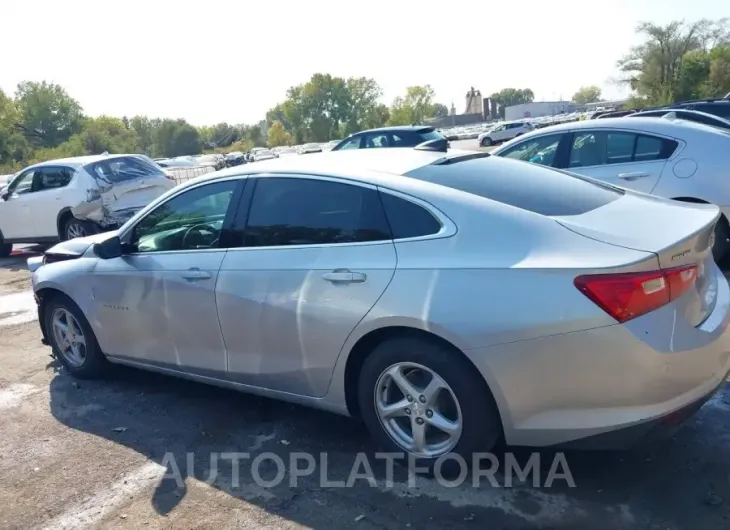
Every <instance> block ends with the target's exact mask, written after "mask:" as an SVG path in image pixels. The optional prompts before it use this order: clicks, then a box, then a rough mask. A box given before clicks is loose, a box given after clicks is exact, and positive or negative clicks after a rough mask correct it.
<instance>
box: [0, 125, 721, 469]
mask: <svg viewBox="0 0 730 530" xmlns="http://www.w3.org/2000/svg"><path fill="white" fill-rule="evenodd" d="M675 121H676V123H675ZM408 132H411V133H416V134H419V132H418V131H417V130H415V129H413V128H411V129H410V130H408ZM391 133H392V134H394V135H396V133H395V132H393V131H390V132H386V133H385V134H384V135H383V131H381V132H379V133H378V134H381V138H383V142H384V143H382V144H380V145H378V146H377V147H380V148H378V149H369V148H368V147H373V146H370V145H368V144H369V141H368V135H369V134H370V132H367V131H365V132H363V136H361V137H359V138H358V139H357V141H356V142H355V143H356V144H357V147H356V148H353V149H336V150H333V151H332V152H328V153H320V154H317V155H316V156H281V157H278V158H275V157H272V158H270V159H269V160H264V161H259V162H256V163H255V164H246V165H241V166H237V167H233V168H229V169H227V170H224V171H219V172H216V173H214V174H212V175H211V176H209V177H207V178H205V177H204V178H202V179H197V180H195V181H193V182H190V183H188V184H184V185H181V186H178V187H177V188H175V189H174V190H171V191H168V192H167V193H165V194H164V195H162V196H161V197H158V198H157V199H156V200H154V201H152V203H151V204H149V205H148V206H146V207H145V208H143V209H142V210H141V211H139V212H138V213H136V214H135V215H134V217H132V218H131V219H129V220H128V221H127V222H126V223H124V224H123V225H122V226H121V228H119V229H118V230H116V231H113V232H110V233H105V234H96V235H93V236H90V237H85V238H81V239H77V240H74V241H68V242H64V243H61V244H60V245H58V246H56V247H54V248H51V249H50V250H49V251H47V252H46V254H45V256H43V257H38V258H31V259H30V260H28V266H29V268H30V269H31V270H32V271H33V278H32V284H33V290H34V293H35V296H36V300H37V302H38V311H39V316H40V318H39V322H40V327H41V331H42V333H43V337H44V340H45V341H46V342H47V343H48V344H50V346H51V348H52V350H53V353H54V355H55V356H56V357H57V358H58V359H59V360H60V362H61V363H62V364H63V365H64V367H65V369H66V370H67V371H68V373H70V374H71V375H73V376H76V377H97V376H99V375H101V374H103V373H104V372H105V371H106V370H107V369H108V367H109V365H110V364H126V365H130V366H134V367H137V368H143V369H148V370H152V371H159V372H163V373H165V374H168V375H176V376H181V377H187V378H191V379H194V380H198V381H201V382H206V383H213V384H216V385H221V386H226V387H230V388H233V389H237V390H242V391H247V392H253V393H256V394H261V395H265V396H270V397H273V398H278V399H284V400H290V401H293V402H297V403H300V404H304V405H309V406H313V407H318V408H322V409H325V410H328V411H331V412H335V413H340V414H345V415H351V416H355V417H359V418H362V420H363V421H364V422H365V424H366V425H367V427H368V428H369V430H370V432H371V433H372V435H373V437H374V438H375V440H376V441H377V442H378V444H379V445H381V446H382V447H383V448H384V450H386V451H388V452H390V453H394V452H395V453H403V452H406V453H409V454H410V455H413V456H415V457H417V458H418V459H419V464H420V465H421V466H422V467H427V468H428V467H430V468H433V467H434V466H436V465H437V464H436V462H438V461H439V460H438V459H439V458H440V457H443V456H444V455H447V454H450V453H454V454H458V455H460V456H462V457H463V458H464V459H465V461H467V462H471V461H472V458H471V456H472V454H473V453H482V452H485V451H489V450H491V448H492V447H494V446H495V444H496V443H497V442H498V440H500V439H504V440H505V441H506V442H507V443H508V444H512V445H529V446H563V447H564V446H567V447H592V448H617V447H626V446H630V445H632V444H633V443H635V442H636V441H638V440H640V439H643V438H644V437H646V436H652V437H654V436H657V435H658V434H659V433H660V432H662V431H665V432H673V429H674V428H676V426H677V424H678V422H679V421H681V420H683V419H685V418H687V417H688V416H689V415H690V414H691V413H692V412H694V411H695V410H697V409H698V408H699V406H700V405H701V404H702V403H704V402H705V401H707V400H708V399H710V397H712V395H713V394H714V393H715V391H716V390H717V389H718V388H719V387H720V386H721V385H722V384H723V382H724V381H725V379H726V377H727V375H728V373H729V372H730V357H729V356H728V351H730V346H729V345H730V288H729V287H728V283H727V281H726V280H725V279H724V277H723V275H722V273H721V271H720V270H719V268H718V267H717V265H716V264H715V262H714V260H713V255H712V250H713V233H714V232H715V231H716V225H717V224H718V221H719V220H720V219H721V210H720V209H719V208H718V207H717V206H714V205H712V204H698V203H696V202H691V201H685V202H678V201H674V200H669V199H665V198H662V197H658V196H650V195H646V194H644V193H638V192H636V191H633V190H631V189H630V188H631V186H628V188H629V189H626V187H618V186H615V185H613V183H611V184H609V183H607V182H601V179H604V180H606V181H609V182H610V181H611V180H612V179H613V178H616V179H618V182H621V183H630V184H636V186H637V189H640V190H642V191H648V190H651V191H655V188H657V186H662V188H661V189H666V190H679V189H685V190H689V189H692V188H691V186H692V185H693V184H692V183H693V182H694V185H695V186H696V189H704V190H705V191H707V193H708V195H707V197H708V199H709V198H710V196H711V197H712V198H714V199H717V200H721V201H724V200H725V199H723V198H722V197H721V196H720V195H713V194H716V193H720V191H719V189H718V188H720V187H725V180H726V173H727V168H728V165H729V164H728V162H727V161H726V160H723V159H722V158H721V156H719V155H716V154H713V153H723V152H727V151H726V150H725V149H723V148H726V147H727V144H726V143H725V142H724V141H723V140H727V135H726V134H725V133H722V132H718V131H717V130H714V129H711V128H709V127H706V126H703V125H698V124H688V123H686V122H681V121H679V120H674V121H670V120H663V119H656V118H643V119H633V120H629V119H624V118H622V119H617V120H596V121H590V122H588V121H584V122H579V123H575V124H565V125H559V126H555V127H552V128H550V129H545V130H536V131H533V132H529V133H526V134H524V135H523V136H521V137H519V138H516V139H514V140H512V141H511V142H508V143H507V144H505V145H504V146H503V147H502V148H500V149H498V150H497V151H496V153H497V154H498V155H499V156H492V155H490V154H489V153H485V152H469V151H457V150H451V149H448V140H447V139H446V138H444V137H442V136H441V135H439V137H438V138H434V139H431V140H426V141H425V142H422V143H420V144H418V145H417V146H416V147H410V148H394V147H396V146H395V145H391V141H392V138H391V137H390V136H389V134H391ZM353 136H358V135H353ZM351 140H352V138H351ZM258 152H261V151H258ZM530 162H532V163H530ZM96 163H104V160H101V161H96V160H94V161H90V162H88V163H86V164H85V165H83V166H82V167H84V168H86V167H87V166H88V165H89V164H91V165H92V166H93V164H96ZM720 170H723V171H724V173H721V171H720ZM84 171H85V172H88V173H90V174H92V175H93V174H95V172H94V171H93V170H92V171H89V170H88V169H84ZM581 172H584V173H586V174H588V175H591V177H592V178H588V177H586V176H581V175H580V174H579V173H581ZM608 175H611V177H610V178H609V176H608ZM162 180H164V177H163V178H162ZM679 186H684V187H683V188H680V187H679ZM673 193H674V191H671V192H670V191H667V192H666V193H665V194H670V195H671V194H673ZM708 202H710V201H709V200H708ZM724 204H729V203H724ZM0 206H3V205H2V204H0ZM82 256H83V258H84V259H77V258H80V257H82ZM129 330H134V333H129Z"/></svg>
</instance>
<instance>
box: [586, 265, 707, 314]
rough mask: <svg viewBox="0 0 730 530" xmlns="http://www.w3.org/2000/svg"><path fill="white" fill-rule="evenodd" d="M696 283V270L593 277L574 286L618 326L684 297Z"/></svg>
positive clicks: (597, 275) (679, 268) (667, 270)
mask: <svg viewBox="0 0 730 530" xmlns="http://www.w3.org/2000/svg"><path fill="white" fill-rule="evenodd" d="M695 280H697V266H696V265H690V266H685V267H678V268H675V269H666V270H660V271H651V272H635V273H620V274H591V275H585V276H578V277H577V278H576V279H575V280H574V281H573V283H574V284H575V286H576V287H577V288H578V290H579V291H580V292H582V293H583V294H584V295H586V296H587V297H588V298H590V299H591V300H592V301H593V302H594V303H595V304H596V305H597V306H598V307H600V308H601V309H603V310H604V311H605V312H606V313H608V314H609V315H611V316H612V317H613V318H615V319H616V320H618V321H619V322H626V321H628V320H631V319H633V318H636V317H638V316H641V315H644V314H646V313H648V312H649V311H654V310H655V309H658V308H660V307H661V306H663V305H665V304H668V303H669V302H671V301H672V300H675V299H677V298H679V297H680V296H682V295H683V294H684V293H685V292H687V290H688V289H689V288H690V287H692V286H693V285H694V283H695Z"/></svg>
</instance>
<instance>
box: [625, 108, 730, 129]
mask: <svg viewBox="0 0 730 530" xmlns="http://www.w3.org/2000/svg"><path fill="white" fill-rule="evenodd" d="M669 115H672V116H671V117H673V118H677V119H680V120H687V121H694V122H697V123H704V124H705V125H712V126H713V127H719V128H721V129H725V130H730V120H727V119H725V118H721V117H719V116H715V115H714V114H708V113H706V112H700V111H699V110H686V109H656V110H647V111H642V112H636V113H634V114H632V115H631V116H630V117H631V118H634V117H636V118H647V117H648V118H662V117H664V116H669Z"/></svg>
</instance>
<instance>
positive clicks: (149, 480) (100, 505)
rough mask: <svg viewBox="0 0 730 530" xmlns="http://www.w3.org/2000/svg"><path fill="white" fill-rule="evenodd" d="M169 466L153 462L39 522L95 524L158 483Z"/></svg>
mask: <svg viewBox="0 0 730 530" xmlns="http://www.w3.org/2000/svg"><path fill="white" fill-rule="evenodd" d="M166 471H167V468H165V467H163V466H161V465H160V464H157V463H155V462H150V463H148V464H145V465H143V466H142V467H140V468H137V469H136V470H134V471H131V472H130V473H128V474H126V475H124V476H123V477H121V478H120V479H119V480H117V481H116V482H114V483H113V484H110V485H109V486H107V487H105V488H103V489H100V490H99V491H98V492H97V493H96V494H95V495H93V496H91V497H89V498H87V499H86V500H84V501H82V502H81V503H79V504H77V505H76V506H72V507H71V508H70V509H69V510H67V511H66V512H65V513H62V514H61V515H59V516H58V517H56V518H55V519H52V520H51V521H50V522H49V523H48V524H45V525H43V526H39V527H37V528H42V529H43V530H71V529H74V530H76V529H80V528H88V527H89V526H93V525H95V524H97V523H99V521H101V520H102V519H103V518H104V517H106V516H107V515H108V514H109V513H111V512H112V511H113V510H114V509H115V508H117V507H118V506H119V505H121V504H123V503H124V502H125V501H128V500H129V498H130V497H133V496H134V495H136V494H137V493H139V492H140V491H142V490H144V489H146V488H148V487H150V486H153V485H155V484H157V483H158V482H159V481H160V479H161V478H162V477H163V476H164V475H165V472H166Z"/></svg>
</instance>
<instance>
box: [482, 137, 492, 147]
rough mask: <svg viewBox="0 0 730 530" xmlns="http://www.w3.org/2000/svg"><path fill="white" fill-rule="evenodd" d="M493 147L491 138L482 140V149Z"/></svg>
mask: <svg viewBox="0 0 730 530" xmlns="http://www.w3.org/2000/svg"><path fill="white" fill-rule="evenodd" d="M492 145H493V142H492V139H491V138H482V142H481V146H482V147H490V146H492Z"/></svg>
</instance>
